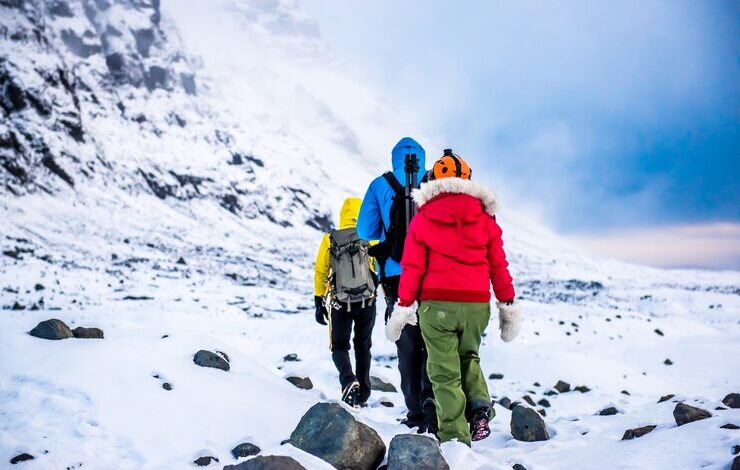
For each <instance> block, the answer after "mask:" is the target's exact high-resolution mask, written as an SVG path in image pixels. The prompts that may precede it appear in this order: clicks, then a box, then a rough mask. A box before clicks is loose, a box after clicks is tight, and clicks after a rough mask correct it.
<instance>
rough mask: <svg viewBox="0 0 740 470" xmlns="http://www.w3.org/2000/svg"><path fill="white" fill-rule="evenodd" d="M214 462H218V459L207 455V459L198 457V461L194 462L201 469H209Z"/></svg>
mask: <svg viewBox="0 0 740 470" xmlns="http://www.w3.org/2000/svg"><path fill="white" fill-rule="evenodd" d="M213 462H218V459H217V458H216V457H212V456H210V455H207V456H205V457H198V458H197V459H195V460H193V463H194V464H195V465H197V466H199V467H207V466H209V465H211V463H213Z"/></svg>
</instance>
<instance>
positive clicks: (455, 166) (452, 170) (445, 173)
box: [429, 149, 473, 180]
mask: <svg viewBox="0 0 740 470" xmlns="http://www.w3.org/2000/svg"><path fill="white" fill-rule="evenodd" d="M472 174H473V170H471V169H470V165H468V163H467V162H466V161H465V160H463V159H462V158H460V156H459V155H455V154H454V153H452V150H451V149H445V151H444V155H442V158H440V159H439V160H437V161H436V162H434V166H433V167H432V169H431V171H430V172H429V179H430V180H438V179H442V178H462V179H464V180H469V179H470V177H471V176H472Z"/></svg>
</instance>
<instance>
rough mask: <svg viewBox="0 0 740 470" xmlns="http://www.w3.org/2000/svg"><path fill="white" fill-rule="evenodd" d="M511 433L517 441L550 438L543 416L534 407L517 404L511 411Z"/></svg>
mask: <svg viewBox="0 0 740 470" xmlns="http://www.w3.org/2000/svg"><path fill="white" fill-rule="evenodd" d="M510 425H511V435H512V436H514V439H516V440H517V441H525V442H534V441H546V440H548V439H549V438H550V436H549V434H548V433H547V427H546V426H545V421H543V419H542V417H541V416H540V415H539V414H538V413H537V412H536V411H535V410H533V409H532V408H527V407H526V406H515V407H514V410H513V412H512V413H511V424H510Z"/></svg>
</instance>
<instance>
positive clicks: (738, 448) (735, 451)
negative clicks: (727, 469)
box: [732, 445, 740, 455]
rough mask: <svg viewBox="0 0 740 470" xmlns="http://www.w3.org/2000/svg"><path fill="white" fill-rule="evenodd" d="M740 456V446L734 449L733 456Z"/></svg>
mask: <svg viewBox="0 0 740 470" xmlns="http://www.w3.org/2000/svg"><path fill="white" fill-rule="evenodd" d="M735 454H740V445H737V446H734V447H733V448H732V455H735Z"/></svg>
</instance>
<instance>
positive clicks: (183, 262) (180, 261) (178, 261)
mask: <svg viewBox="0 0 740 470" xmlns="http://www.w3.org/2000/svg"><path fill="white" fill-rule="evenodd" d="M177 264H183V265H187V264H188V263H187V262H186V261H185V258H183V257H182V256H180V258H179V259H178V260H177Z"/></svg>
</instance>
